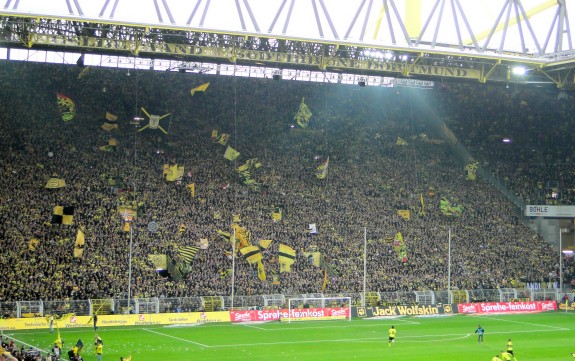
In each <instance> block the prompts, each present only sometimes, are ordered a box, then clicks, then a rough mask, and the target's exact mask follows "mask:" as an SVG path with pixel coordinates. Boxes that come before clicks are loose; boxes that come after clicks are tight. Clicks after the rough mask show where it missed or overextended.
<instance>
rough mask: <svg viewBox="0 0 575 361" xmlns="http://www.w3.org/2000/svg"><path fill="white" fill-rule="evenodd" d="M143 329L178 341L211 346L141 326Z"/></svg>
mask: <svg viewBox="0 0 575 361" xmlns="http://www.w3.org/2000/svg"><path fill="white" fill-rule="evenodd" d="M143 330H144V331H148V332H151V333H155V334H157V335H160V336H166V337H169V338H173V339H175V340H179V341H183V342H187V343H191V344H194V345H197V346H201V347H206V348H207V347H211V346H208V345H204V344H203V343H199V342H195V341H192V340H187V339H185V338H181V337H176V336H172V335H168V334H167V333H163V332H158V331H154V330H150V329H149V328H143Z"/></svg>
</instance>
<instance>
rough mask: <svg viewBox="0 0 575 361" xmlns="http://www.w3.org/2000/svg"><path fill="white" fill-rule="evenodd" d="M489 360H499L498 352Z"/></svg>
mask: <svg viewBox="0 0 575 361" xmlns="http://www.w3.org/2000/svg"><path fill="white" fill-rule="evenodd" d="M491 361H501V359H500V358H499V354H497V355H495V356H493V357H492V358H491Z"/></svg>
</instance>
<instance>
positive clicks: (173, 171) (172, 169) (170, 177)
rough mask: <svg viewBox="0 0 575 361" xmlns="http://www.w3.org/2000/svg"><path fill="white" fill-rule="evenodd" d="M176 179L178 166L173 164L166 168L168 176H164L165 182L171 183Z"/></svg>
mask: <svg viewBox="0 0 575 361" xmlns="http://www.w3.org/2000/svg"><path fill="white" fill-rule="evenodd" d="M176 179H178V165H177V164H174V165H172V166H170V168H168V174H166V180H167V181H168V182H173V181H175V180H176Z"/></svg>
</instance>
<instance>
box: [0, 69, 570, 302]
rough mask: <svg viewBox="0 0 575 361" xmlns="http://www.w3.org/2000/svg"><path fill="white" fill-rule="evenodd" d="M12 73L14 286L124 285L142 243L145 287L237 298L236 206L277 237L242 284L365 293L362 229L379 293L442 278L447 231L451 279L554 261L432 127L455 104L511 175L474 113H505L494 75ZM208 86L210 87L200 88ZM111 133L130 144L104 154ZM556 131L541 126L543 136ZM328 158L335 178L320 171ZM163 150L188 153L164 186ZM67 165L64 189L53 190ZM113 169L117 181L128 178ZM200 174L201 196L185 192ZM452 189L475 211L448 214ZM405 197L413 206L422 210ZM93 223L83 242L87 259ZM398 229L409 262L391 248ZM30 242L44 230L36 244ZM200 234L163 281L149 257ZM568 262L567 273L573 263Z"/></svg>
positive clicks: (9, 143)
mask: <svg viewBox="0 0 575 361" xmlns="http://www.w3.org/2000/svg"><path fill="white" fill-rule="evenodd" d="M0 72H1V73H2V74H1V76H0V82H2V86H1V87H0V96H1V99H2V102H0V116H1V117H2V118H3V119H2V121H1V122H0V127H1V128H2V132H0V148H1V151H2V153H3V157H2V158H1V160H0V164H1V168H0V171H1V172H2V176H1V177H0V182H1V190H0V192H2V196H1V197H0V199H1V200H2V203H1V206H0V220H1V222H0V223H1V225H0V230H1V238H0V244H1V246H2V253H3V256H2V257H0V266H1V268H0V269H1V270H2V271H1V277H2V279H3V284H4V286H3V287H2V288H0V299H2V300H37V299H44V300H50V299H66V298H70V299H87V298H104V297H116V298H121V297H125V296H126V290H127V288H128V277H127V276H128V265H129V245H130V243H132V252H131V254H132V279H131V292H132V296H134V297H152V296H159V297H184V296H200V295H203V296H209V295H229V294H230V293H231V284H232V282H231V274H232V273H231V268H232V259H231V257H230V253H231V251H232V246H231V244H230V243H229V241H227V240H226V239H225V238H224V237H221V236H220V235H219V234H218V233H217V231H218V230H221V231H225V232H230V230H231V224H232V219H233V216H234V215H239V218H240V219H241V220H240V221H239V224H240V225H241V226H242V227H245V228H246V229H247V230H249V231H250V232H251V242H252V244H255V245H257V244H258V242H259V240H263V239H271V240H272V243H271V246H270V247H269V248H267V249H264V250H262V254H263V265H264V267H265V271H266V274H267V280H266V281H261V280H260V279H259V278H258V273H257V268H255V267H254V266H252V265H250V264H248V262H247V261H246V260H245V259H243V258H242V256H241V255H240V254H239V253H238V257H237V258H236V259H235V294H236V295H254V294H274V293H284V294H297V293H318V292H322V291H323V292H324V293H337V292H360V291H361V290H362V289H363V262H364V261H363V260H364V256H363V254H364V253H363V249H364V241H365V243H366V245H367V252H366V259H367V288H368V290H371V291H382V292H385V291H403V290H441V289H446V288H447V286H448V285H447V282H448V280H447V275H448V257H449V253H450V250H449V246H448V245H449V244H450V243H451V284H452V286H454V287H458V288H461V289H471V288H495V287H513V286H521V285H522V284H524V283H526V282H546V281H548V279H549V277H550V276H549V275H550V274H554V275H556V274H557V273H558V266H557V263H558V262H557V256H556V252H555V251H554V250H553V249H552V248H551V247H550V245H549V244H548V243H547V242H546V241H545V240H543V239H542V238H541V237H539V236H538V235H537V234H536V233H534V232H533V231H532V230H531V229H530V227H528V226H527V225H525V224H524V223H523V222H522V221H521V217H520V212H519V210H518V209H517V208H516V207H515V206H514V205H512V204H511V203H510V202H509V201H508V200H507V199H506V198H505V197H504V196H503V195H502V194H500V193H498V192H497V191H494V190H493V188H491V187H490V186H489V185H488V184H486V183H485V182H483V181H482V180H481V179H478V180H477V181H469V180H467V179H466V174H465V172H464V171H463V164H460V163H458V161H457V159H456V157H454V156H453V155H452V150H451V148H450V147H449V145H448V143H447V142H444V141H441V139H437V141H433V140H434V138H437V137H439V135H437V134H434V132H435V130H436V127H434V126H432V125H431V123H430V122H429V118H430V117H431V116H432V115H430V114H428V113H427V112H426V110H425V109H427V108H425V107H422V106H419V105H418V104H420V103H422V102H425V103H426V104H441V106H438V107H437V108H438V109H441V111H438V112H437V113H438V114H437V115H434V117H435V118H437V119H439V118H444V117H445V118H446V119H448V120H449V119H451V120H453V121H452V122H451V123H450V122H448V125H454V131H455V132H456V134H458V136H459V137H460V139H462V142H464V145H465V146H466V147H468V148H469V149H470V150H471V151H472V154H474V155H475V156H477V158H478V159H481V160H482V163H483V164H484V165H485V166H487V165H493V164H494V163H491V162H493V161H492V160H491V159H492V158H490V157H497V159H498V161H499V163H501V164H499V163H497V166H494V167H493V169H496V171H498V172H502V171H503V170H502V169H505V167H510V166H511V164H513V162H512V160H511V158H510V157H502V156H501V153H496V152H497V150H498V149H497V148H496V147H488V146H489V145H487V144H482V143H481V142H478V140H479V139H489V137H488V136H487V135H486V134H484V133H481V134H476V133H473V131H479V130H481V131H485V132H489V131H490V130H489V129H491V131H493V134H499V132H498V131H497V129H495V130H494V129H492V127H491V128H490V127H486V126H485V123H482V122H481V121H479V120H478V119H481V120H483V119H485V121H487V120H492V119H493V118H497V123H496V124H500V123H501V122H504V118H505V117H506V112H504V111H503V110H502V109H499V108H497V107H495V105H494V108H492V109H490V112H491V113H490V114H491V115H489V116H487V115H486V114H485V112H486V110H484V109H481V108H476V107H475V106H474V105H473V104H475V102H483V101H484V99H488V98H489V97H492V94H491V93H489V91H490V90H489V88H487V87H485V86H484V85H481V86H479V85H454V87H455V86H457V87H466V89H465V91H468V92H471V93H469V96H468V97H466V98H463V97H462V96H460V95H459V94H462V93H463V94H464V93H465V91H463V90H464V89H459V88H458V89H457V91H455V89H454V90H453V91H452V93H449V94H447V93H446V92H439V91H438V92H426V91H421V90H419V91H418V90H413V89H401V90H399V91H397V90H396V89H389V88H370V87H366V88H360V87H353V86H349V85H333V84H315V83H300V82H291V81H273V80H271V79H248V78H231V77H219V76H207V75H199V74H180V73H170V72H162V73H158V72H153V71H132V72H131V74H130V75H128V74H127V73H126V72H125V71H124V70H118V69H104V68H94V69H92V68H90V69H88V70H85V69H81V68H78V67H71V66H60V65H46V64H30V63H5V64H3V67H2V68H1V69H0ZM80 74H82V76H79V75H80ZM205 82H210V85H209V87H208V89H207V90H206V91H205V92H199V93H196V94H195V95H194V96H191V95H190V89H191V88H193V87H195V86H198V85H200V84H203V83H205ZM473 92H476V94H479V93H481V92H485V94H484V96H483V97H479V96H473V95H472V94H473ZM56 93H63V94H65V95H66V96H69V97H70V98H71V99H73V100H74V102H75V110H76V116H75V118H74V119H73V120H72V121H70V122H64V121H62V119H61V117H60V113H59V110H58V107H57V106H56ZM495 94H497V93H495ZM493 96H496V95H493ZM302 98H305V102H306V104H307V105H308V106H309V108H310V110H311V111H312V113H313V116H312V118H311V122H310V126H309V128H308V129H299V128H298V127H297V126H295V127H294V121H293V117H294V115H295V113H296V112H297V109H298V106H299V104H300V102H301V100H302ZM486 101H487V100H486ZM530 101H531V100H530ZM441 102H443V103H441ZM481 104H482V103H481ZM494 104H495V103H494ZM536 105H537V104H536V103H530V104H529V105H528V106H529V107H530V109H531V108H534V109H539V108H536ZM141 107H144V108H145V109H146V110H147V111H148V112H149V113H150V114H158V115H163V114H167V113H171V115H170V116H167V117H166V118H163V119H162V120H161V121H160V125H161V126H162V127H163V128H164V129H166V130H167V132H168V134H167V135H165V134H163V133H162V132H161V131H160V130H158V129H145V130H143V131H141V132H139V131H138V130H140V129H141V128H138V127H137V126H136V125H134V124H132V119H133V118H134V117H135V116H138V117H143V118H144V120H143V121H142V124H141V125H140V127H141V126H142V125H145V124H147V122H148V118H147V116H146V115H145V114H144V113H143V112H142V111H141V109H140V108H141ZM545 109H548V108H544V107H543V106H542V105H541V110H538V111H540V112H543V111H544V110H545ZM106 112H110V113H112V114H116V115H118V116H119V120H118V121H117V123H118V125H119V129H117V130H113V131H110V132H108V131H105V130H103V129H102V128H101V125H102V124H103V123H104V122H105V117H104V116H105V113H106ZM541 115H542V114H541ZM466 117H468V118H469V123H470V124H467V123H465V122H464V121H463V120H464V119H465V118H466ZM538 120H539V119H538V118H535V119H532V122H533V123H535V122H536V121H538ZM514 121H517V119H516V118H515V117H514V118H513V119H511V118H510V119H507V118H505V122H506V123H505V124H513V122H514ZM495 122H496V121H495V120H494V123H495ZM469 127H471V128H469ZM213 129H217V130H219V131H220V133H228V134H230V135H231V138H230V139H229V142H228V144H227V145H229V146H231V147H233V148H234V149H236V150H237V151H239V152H240V153H241V154H240V156H239V158H238V159H237V160H236V161H235V162H231V161H229V160H227V159H225V158H224V157H223V154H224V151H225V149H226V146H224V145H221V144H219V143H214V142H212V140H211V139H210V136H211V131H212V130H213ZM502 134H503V132H502ZM398 137H399V138H401V140H404V141H405V143H406V144H404V145H399V144H398V143H401V142H398ZM541 137H543V136H541ZM110 138H114V139H116V140H117V143H118V146H117V147H116V148H117V150H116V151H115V152H104V151H101V150H100V149H99V147H100V146H103V145H106V144H108V141H109V139H110ZM551 140H552V139H551ZM546 144H547V143H544V139H543V138H542V139H541V141H540V143H539V145H540V147H541V148H542V149H546V148H543V147H545V146H546ZM481 147H488V148H481ZM487 149H489V151H487ZM328 157H329V166H328V172H327V176H326V177H325V179H318V177H317V176H316V172H317V167H318V166H319V165H320V164H322V163H323V162H325V161H326V160H327V159H328ZM483 157H485V158H483ZM252 158H257V159H258V160H259V162H261V164H262V167H261V168H258V169H255V170H253V171H252V175H251V176H252V178H253V179H255V180H256V181H257V182H259V183H261V184H262V185H261V186H260V188H259V190H254V189H252V187H248V186H246V185H243V184H241V182H240V181H239V178H238V173H237V171H236V168H237V167H238V166H239V165H241V164H243V163H244V162H245V161H246V160H247V159H252ZM505 160H509V162H508V163H506V164H505V165H504V164H503V162H504V161H505ZM164 164H179V165H183V166H185V173H184V176H183V179H182V181H181V182H167V181H166V179H165V177H164V176H163V175H162V170H163V165H164ZM523 170H524V171H527V170H528V167H524V168H523ZM515 171H516V172H517V170H515ZM54 176H55V177H57V178H62V179H64V180H65V181H66V187H64V188H60V189H46V188H45V187H44V186H45V184H46V182H47V180H48V179H49V178H51V177H54ZM111 178H113V179H117V180H121V182H118V183H117V184H118V186H116V187H114V186H112V185H111V184H110V182H109V179H111ZM510 179H512V180H514V181H517V182H521V180H522V179H523V178H522V177H519V176H517V177H510ZM192 183H194V184H195V195H194V196H192V195H191V193H190V190H189V189H188V188H186V185H188V184H192ZM515 184H516V185H522V184H519V183H515ZM522 188H523V189H524V190H525V189H527V188H526V187H522ZM442 197H444V198H446V199H448V200H449V201H450V202H451V203H452V204H453V205H461V206H462V207H463V209H464V211H463V213H462V214H461V215H452V216H446V215H444V214H443V213H442V212H441V210H440V209H439V206H438V205H439V200H440V198H442ZM121 204H137V205H138V216H137V219H136V220H135V222H134V223H133V224H132V229H131V232H125V231H124V225H123V223H122V220H121V217H120V215H119V214H118V207H119V205H121ZM57 205H60V206H74V207H75V212H74V221H73V225H71V226H68V225H60V224H51V223H50V220H51V216H52V210H53V207H54V206H57ZM275 207H280V208H281V210H282V219H281V220H279V221H274V220H273V219H272V216H271V211H270V209H273V208H275ZM398 210H409V211H410V217H409V220H407V219H405V218H404V217H401V216H400V215H398V213H397V211H398ZM150 222H156V224H157V225H158V229H157V230H156V231H151V230H150V229H149V228H148V225H149V224H150ZM310 224H316V225H317V231H318V232H317V234H310V232H309V231H308V229H309V225H310ZM182 225H184V226H185V227H182ZM79 228H81V229H83V230H84V231H85V234H86V243H85V246H84V249H83V255H82V257H79V258H74V257H73V248H74V242H75V238H76V234H77V231H78V229H79ZM398 232H401V234H402V237H403V239H404V242H405V249H406V257H407V259H406V260H401V259H400V258H401V257H398V253H397V251H396V249H395V248H394V244H393V240H394V238H396V234H397V233H398ZM32 238H36V239H38V243H37V245H35V246H34V247H32V248H34V249H33V250H32V249H30V247H29V241H30V239H32ZM201 239H208V242H209V245H208V247H207V248H205V249H199V250H198V252H197V254H196V256H195V258H194V260H193V261H192V262H191V265H190V270H189V273H187V275H185V277H184V278H183V279H181V280H176V279H173V278H172V277H168V278H166V277H165V276H166V275H165V273H158V272H157V271H156V269H155V268H154V266H153V265H152V263H150V262H149V260H148V256H149V255H150V254H167V255H168V256H169V258H170V259H172V258H173V259H175V260H179V256H178V252H177V251H176V249H177V247H181V246H199V245H200V244H199V241H200V240H201ZM130 240H131V242H130ZM449 241H451V242H449ZM280 243H281V244H286V245H289V246H290V247H292V248H293V249H295V250H296V251H297V256H296V262H295V264H294V265H293V266H292V267H291V272H284V273H280V272H279V269H280V266H279V264H278V245H279V244H280ZM305 252H320V253H321V255H322V256H323V257H324V260H325V262H326V263H329V265H331V266H332V267H331V269H333V270H334V272H330V274H329V276H328V277H325V276H326V275H325V274H324V272H323V271H322V270H321V269H320V267H317V266H315V265H314V264H313V263H312V262H311V261H310V259H309V258H308V257H307V256H306V255H305ZM180 261H181V260H180ZM566 264H567V265H568V266H567V267H566V268H565V271H566V272H565V276H566V280H570V277H572V276H573V264H572V262H571V263H570V264H569V263H566Z"/></svg>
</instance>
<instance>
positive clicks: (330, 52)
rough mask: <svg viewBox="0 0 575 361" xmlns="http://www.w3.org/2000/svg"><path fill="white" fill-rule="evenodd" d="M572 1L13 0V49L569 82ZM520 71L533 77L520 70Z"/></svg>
mask: <svg viewBox="0 0 575 361" xmlns="http://www.w3.org/2000/svg"><path fill="white" fill-rule="evenodd" d="M569 13H575V2H574V1H569V2H568V1H567V0H490V1H477V0H345V1H342V0H305V1H304V0H298V1H296V0H218V1H210V0H194V1H180V0H100V1H94V0H51V1H45V0H26V1H19V0H5V2H4V7H3V9H1V11H0V22H1V23H2V28H3V32H2V33H1V35H0V41H1V42H2V43H3V44H4V46H5V47H8V48H15V47H20V48H29V49H34V48H36V49H60V50H70V49H75V50H77V51H81V52H83V53H84V52H88V53H100V54H110V53H114V54H123V55H129V56H138V57H150V58H163V59H178V60H182V61H202V62H205V61H211V62H215V63H218V64H221V63H228V64H230V63H233V64H236V63H238V64H249V65H262V66H273V67H277V68H279V69H288V68H294V69H307V70H317V71H334V72H351V73H355V74H363V75H366V76H367V75H371V74H379V75H388V76H395V77H411V76H415V77H418V78H433V77H442V78H443V77H452V78H464V79H475V80H478V81H480V82H486V81H507V82H509V81H516V82H527V83H529V82H552V83H555V85H556V86H557V87H558V88H570V87H573V83H574V81H573V79H574V71H573V68H575V51H574V49H573V44H572V31H571V29H570V21H569ZM518 67H521V68H522V69H523V71H526V73H525V74H521V75H517V74H515V73H514V72H513V70H514V68H518Z"/></svg>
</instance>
